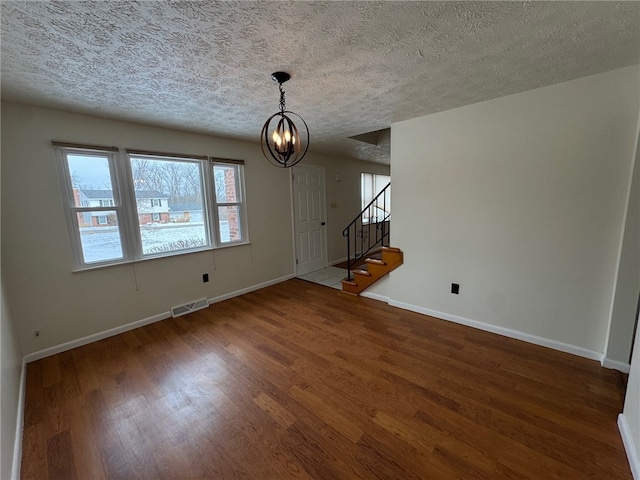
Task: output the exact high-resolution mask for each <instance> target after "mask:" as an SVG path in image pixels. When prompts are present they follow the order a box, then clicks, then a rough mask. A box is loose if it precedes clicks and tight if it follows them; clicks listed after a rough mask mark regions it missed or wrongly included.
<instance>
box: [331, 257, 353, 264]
mask: <svg viewBox="0 0 640 480" xmlns="http://www.w3.org/2000/svg"><path fill="white" fill-rule="evenodd" d="M348 259H349V258H348V257H344V258H340V259H338V260H331V261H330V262H329V265H337V264H338V263H342V262H346V261H347V260H348Z"/></svg>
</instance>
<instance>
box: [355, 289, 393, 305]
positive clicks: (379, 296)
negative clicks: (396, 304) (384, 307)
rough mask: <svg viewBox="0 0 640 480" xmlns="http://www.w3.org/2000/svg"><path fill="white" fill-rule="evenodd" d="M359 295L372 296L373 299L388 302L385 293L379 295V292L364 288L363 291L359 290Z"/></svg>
mask: <svg viewBox="0 0 640 480" xmlns="http://www.w3.org/2000/svg"><path fill="white" fill-rule="evenodd" d="M360 296H361V297H366V298H372V299H373V300H378V301H379V302H384V303H389V297H387V296H386V295H380V294H379V293H373V292H367V291H366V290H365V291H364V292H360Z"/></svg>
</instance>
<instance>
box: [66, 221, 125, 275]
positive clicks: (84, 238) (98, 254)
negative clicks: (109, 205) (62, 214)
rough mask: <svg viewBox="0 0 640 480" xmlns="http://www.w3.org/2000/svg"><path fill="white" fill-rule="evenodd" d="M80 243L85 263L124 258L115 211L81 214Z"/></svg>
mask: <svg viewBox="0 0 640 480" xmlns="http://www.w3.org/2000/svg"><path fill="white" fill-rule="evenodd" d="M76 215H77V216H78V225H79V226H80V242H81V243H82V255H83V257H84V261H85V263H93V262H104V261H106V260H118V259H121V258H122V257H123V253H122V243H121V241H120V231H119V229H118V216H117V214H116V212H115V211H107V212H105V211H99V212H79V213H77V214H76Z"/></svg>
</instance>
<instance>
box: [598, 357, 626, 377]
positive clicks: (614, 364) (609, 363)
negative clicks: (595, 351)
mask: <svg viewBox="0 0 640 480" xmlns="http://www.w3.org/2000/svg"><path fill="white" fill-rule="evenodd" d="M600 365H602V366H603V367H604V368H608V369H610V370H618V371H619V372H622V373H629V372H630V371H631V365H629V364H628V363H624V362H619V361H617V360H611V359H609V358H606V357H605V356H604V355H602V358H600Z"/></svg>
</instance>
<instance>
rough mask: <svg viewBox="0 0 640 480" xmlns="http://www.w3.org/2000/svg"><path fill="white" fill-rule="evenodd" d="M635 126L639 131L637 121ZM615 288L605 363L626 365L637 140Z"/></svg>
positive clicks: (636, 285) (635, 284) (634, 266)
mask: <svg viewBox="0 0 640 480" xmlns="http://www.w3.org/2000/svg"><path fill="white" fill-rule="evenodd" d="M638 124H639V128H640V119H639V120H638ZM615 285H616V287H615V294H614V301H613V305H612V309H611V324H610V326H609V337H608V339H607V348H606V350H605V356H606V362H619V363H620V364H627V365H628V364H629V355H630V353H631V342H632V339H633V327H634V324H635V320H636V310H637V308H638V295H639V294H640V137H637V139H636V155H635V166H634V172H633V176H632V181H631V182H630V187H629V200H628V202H627V214H626V220H625V225H624V232H623V241H622V245H621V247H620V258H619V261H618V271H617V274H616V284H615ZM606 362H605V365H607V363H606Z"/></svg>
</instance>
